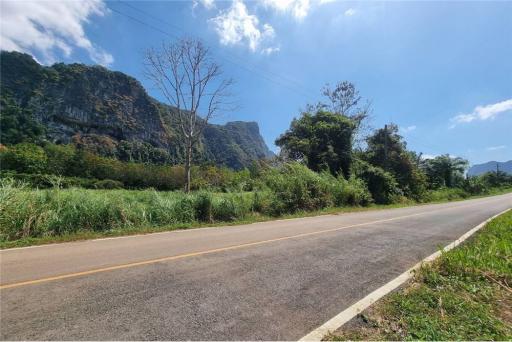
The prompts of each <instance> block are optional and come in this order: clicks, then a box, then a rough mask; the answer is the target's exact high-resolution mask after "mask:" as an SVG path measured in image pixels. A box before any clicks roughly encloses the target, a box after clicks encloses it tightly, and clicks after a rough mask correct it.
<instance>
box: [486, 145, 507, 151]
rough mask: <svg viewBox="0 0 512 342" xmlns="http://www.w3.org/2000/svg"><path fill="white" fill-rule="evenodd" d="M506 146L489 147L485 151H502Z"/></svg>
mask: <svg viewBox="0 0 512 342" xmlns="http://www.w3.org/2000/svg"><path fill="white" fill-rule="evenodd" d="M506 147H507V146H505V145H499V146H490V147H487V148H486V150H487V151H496V150H502V149H504V148H506Z"/></svg>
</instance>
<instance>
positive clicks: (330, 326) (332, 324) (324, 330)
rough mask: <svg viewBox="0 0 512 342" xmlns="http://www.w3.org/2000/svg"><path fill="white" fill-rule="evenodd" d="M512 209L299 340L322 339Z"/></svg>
mask: <svg viewBox="0 0 512 342" xmlns="http://www.w3.org/2000/svg"><path fill="white" fill-rule="evenodd" d="M509 210H512V208H509V209H506V210H504V211H502V212H500V213H498V214H496V215H494V216H492V217H490V218H488V219H487V220H485V221H484V222H482V223H480V224H479V225H478V226H476V227H474V228H473V229H471V230H469V231H468V232H466V233H465V234H464V235H462V236H461V237H460V238H458V239H457V240H455V241H453V242H452V243H450V244H449V245H447V246H446V247H444V248H443V249H442V250H440V251H437V252H435V253H434V254H431V255H429V256H428V257H426V258H425V259H423V260H421V261H420V262H418V263H417V264H416V265H414V266H413V267H411V268H410V269H408V270H407V271H405V272H404V273H402V274H400V275H399V276H398V277H396V278H395V279H393V280H391V281H390V282H388V283H387V284H385V285H383V286H381V287H379V288H378V289H377V290H375V291H373V292H372V293H370V294H369V295H367V296H366V297H364V298H363V299H361V300H359V301H357V302H356V303H354V304H352V305H351V306H349V307H348V308H346V309H345V310H343V311H342V312H340V313H339V314H337V315H336V316H334V317H333V318H331V319H330V320H328V321H327V322H325V323H324V324H322V325H321V326H319V327H318V328H316V329H315V330H313V331H312V332H310V333H309V334H307V335H306V336H304V337H302V338H301V339H300V340H299V341H321V340H322V339H323V338H324V337H325V336H326V335H327V334H329V333H330V332H333V331H335V330H337V329H339V328H341V327H342V326H343V324H345V323H347V322H348V321H350V320H351V319H352V318H354V317H355V316H357V315H358V314H359V313H361V312H362V311H363V310H365V309H366V308H368V307H369V306H371V305H372V304H373V303H375V302H376V301H378V300H379V299H381V298H382V297H384V296H385V295H387V294H388V293H390V292H391V291H393V290H394V289H396V288H397V287H399V286H400V285H402V284H403V283H405V282H406V281H407V280H409V279H410V278H412V277H413V275H414V272H415V271H416V270H417V269H419V268H420V267H421V265H423V264H424V263H428V262H432V261H434V260H435V259H437V258H438V257H439V256H440V255H441V253H442V252H447V251H449V250H451V249H453V248H455V247H457V246H458V245H459V244H461V243H462V242H464V241H465V240H466V239H467V238H469V237H470V236H471V235H473V234H474V233H476V232H477V231H478V230H480V229H482V228H483V227H484V226H485V225H486V224H487V223H489V221H491V220H492V219H494V218H496V217H498V216H500V215H502V214H504V213H506V212H507V211H509Z"/></svg>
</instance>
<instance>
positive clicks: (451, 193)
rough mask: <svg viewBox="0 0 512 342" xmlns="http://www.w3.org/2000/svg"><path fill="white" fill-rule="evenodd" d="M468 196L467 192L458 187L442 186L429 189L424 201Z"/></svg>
mask: <svg viewBox="0 0 512 342" xmlns="http://www.w3.org/2000/svg"><path fill="white" fill-rule="evenodd" d="M469 196H470V194H469V193H467V192H466V191H464V189H460V188H442V189H439V190H432V191H429V192H428V193H427V194H426V195H425V197H424V201H425V202H439V201H453V200H460V199H465V198H468V197H469Z"/></svg>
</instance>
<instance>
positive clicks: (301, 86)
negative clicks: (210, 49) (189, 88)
mask: <svg viewBox="0 0 512 342" xmlns="http://www.w3.org/2000/svg"><path fill="white" fill-rule="evenodd" d="M117 2H118V3H120V4H122V5H124V6H127V7H129V8H131V9H133V10H135V11H138V12H140V13H142V14H144V15H146V16H148V17H150V18H153V19H155V20H157V21H159V22H161V23H163V24H165V25H169V26H171V27H174V28H175V29H177V30H179V31H181V32H184V33H186V32H185V31H184V30H183V29H182V28H181V27H179V26H176V25H174V24H172V23H170V22H168V21H165V20H163V19H161V18H159V17H157V16H155V15H153V14H152V13H149V12H147V11H144V10H143V9H141V8H139V7H137V6H133V5H131V4H130V3H128V2H126V1H124V0H118V1H117ZM216 51H217V54H219V55H221V56H220V57H221V58H223V59H225V60H227V61H228V62H230V63H234V64H235V65H238V66H242V67H244V65H240V63H241V64H246V62H244V61H241V60H240V59H238V61H237V62H234V61H233V59H231V60H230V59H229V58H227V57H225V55H224V56H222V55H223V53H222V52H221V51H220V50H219V49H216ZM252 67H253V68H255V69H258V68H257V67H255V66H254V65H253V66H252ZM264 72H266V73H268V74H271V75H273V76H276V77H278V78H280V79H282V80H285V81H287V82H289V83H291V84H292V85H294V86H296V87H299V88H302V89H303V90H306V91H307V92H308V93H309V92H311V90H310V89H307V88H305V87H304V86H303V85H302V84H301V83H300V82H298V81H297V80H295V79H293V78H290V77H287V76H285V75H281V74H278V73H275V72H272V71H270V70H265V71H264Z"/></svg>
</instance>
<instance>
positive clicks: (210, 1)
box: [192, 0, 215, 10]
mask: <svg viewBox="0 0 512 342" xmlns="http://www.w3.org/2000/svg"><path fill="white" fill-rule="evenodd" d="M199 4H201V5H203V6H204V8H206V9H207V10H210V9H213V8H215V1H214V0H193V1H192V9H194V8H196V7H197V6H198V5H199Z"/></svg>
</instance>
